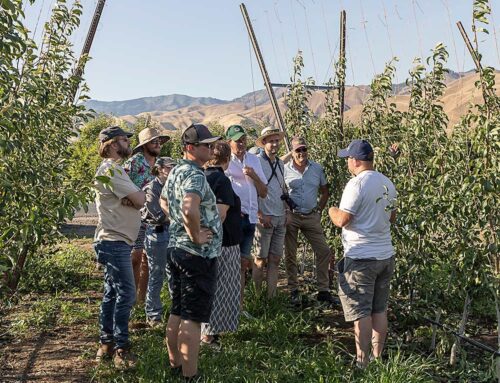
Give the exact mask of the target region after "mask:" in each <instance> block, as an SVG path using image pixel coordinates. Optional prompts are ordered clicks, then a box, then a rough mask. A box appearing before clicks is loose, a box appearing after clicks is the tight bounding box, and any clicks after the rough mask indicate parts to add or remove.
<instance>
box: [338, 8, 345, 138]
mask: <svg viewBox="0 0 500 383" xmlns="http://www.w3.org/2000/svg"><path fill="white" fill-rule="evenodd" d="M345 28H346V12H345V10H342V11H341V12H340V52H339V63H340V65H342V70H343V73H344V75H343V76H342V77H341V78H340V79H339V80H340V83H339V85H340V87H339V105H340V111H339V114H340V134H341V140H342V141H343V140H344V102H345V100H344V98H345Z"/></svg>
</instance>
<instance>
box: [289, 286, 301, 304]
mask: <svg viewBox="0 0 500 383" xmlns="http://www.w3.org/2000/svg"><path fill="white" fill-rule="evenodd" d="M290 303H291V304H292V305H293V306H299V305H300V304H301V301H300V294H299V290H292V291H290Z"/></svg>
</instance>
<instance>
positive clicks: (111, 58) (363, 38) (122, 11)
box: [26, 0, 500, 101]
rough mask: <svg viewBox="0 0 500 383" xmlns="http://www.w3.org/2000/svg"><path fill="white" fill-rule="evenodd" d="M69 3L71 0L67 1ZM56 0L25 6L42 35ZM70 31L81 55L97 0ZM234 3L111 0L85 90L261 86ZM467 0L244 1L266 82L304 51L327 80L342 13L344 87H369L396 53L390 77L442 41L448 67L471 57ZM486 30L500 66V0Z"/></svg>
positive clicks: (145, 92)
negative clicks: (467, 45) (460, 25)
mask: <svg viewBox="0 0 500 383" xmlns="http://www.w3.org/2000/svg"><path fill="white" fill-rule="evenodd" d="M72 1H73V0H68V3H69V4H71V3H72ZM53 3H54V0H37V1H36V2H35V4H34V5H33V6H29V5H27V6H26V7H27V9H26V25H27V26H28V28H29V29H30V30H31V31H32V36H33V38H34V39H35V41H37V42H39V41H40V38H41V37H40V33H41V30H42V24H43V22H44V21H46V20H47V19H48V15H49V13H50V10H51V7H52V5H53ZM81 3H82V4H83V7H84V13H83V15H82V18H81V26H80V29H79V30H78V31H77V32H75V34H74V36H73V37H72V41H73V43H74V47H75V50H76V52H78V53H79V52H80V50H81V47H82V45H83V41H84V40H85V36H86V34H87V30H88V27H89V25H90V21H91V18H92V15H93V12H94V9H95V6H96V3H97V0H81ZM240 3H241V1H236V0H140V1H139V0H107V1H106V6H105V8H104V11H103V13H102V16H101V20H100V23H99V27H98V29H97V33H96V36H95V39H94V43H93V45H92V49H91V51H90V56H91V57H92V59H91V61H90V62H89V63H88V64H87V66H86V68H85V79H86V82H87V84H88V86H89V87H90V92H89V95H90V97H91V98H93V99H97V100H101V101H117V100H127V99H134V98H140V97H150V96H159V95H168V94H174V93H175V94H185V95H189V96H193V97H215V98H220V99H224V100H231V99H233V98H237V97H240V96H242V95H244V94H246V93H249V92H252V91H254V90H258V89H262V88H263V87H264V85H263V80H262V76H261V74H260V71H259V68H258V64H257V61H256V59H255V55H254V53H253V51H252V50H251V47H250V42H249V38H248V34H247V31H246V27H245V24H244V21H243V17H242V15H241V11H240V8H239V4H240ZM472 3H473V0H247V1H245V5H246V7H247V10H248V13H249V15H250V18H251V20H252V24H253V27H254V30H255V34H256V36H257V40H258V42H259V45H260V48H261V51H262V53H263V56H264V61H265V64H266V67H267V70H268V72H269V76H270V78H271V81H272V82H275V83H288V82H289V81H290V76H291V74H292V69H293V61H292V60H293V57H294V56H295V55H296V53H297V51H298V50H299V49H300V50H301V51H302V52H303V55H304V64H305V67H304V72H303V76H304V78H305V77H312V78H313V79H314V80H315V82H316V84H324V83H325V82H326V81H327V80H328V78H329V77H331V76H332V75H333V66H332V62H333V61H335V60H337V59H338V54H339V49H338V46H339V24H340V11H341V10H342V9H345V11H346V13H347V50H346V55H347V84H349V85H362V84H369V83H370V81H371V80H372V78H373V76H374V75H375V74H376V73H380V72H381V71H383V69H384V66H385V63H386V62H388V61H390V60H391V58H392V57H393V56H396V57H398V58H399V61H398V62H397V65H396V67H397V75H396V79H395V82H403V81H405V79H406V78H407V74H408V71H409V70H410V69H411V67H412V63H413V60H414V59H415V58H416V57H424V58H426V57H428V56H429V54H430V51H431V49H432V48H433V47H434V46H435V45H436V44H437V43H439V42H442V43H444V44H445V45H446V46H447V48H448V52H449V53H450V57H449V60H448V68H450V69H452V70H454V71H467V70H470V69H472V68H473V62H472V60H471V59H470V56H469V53H468V52H467V50H466V48H465V44H464V41H463V39H462V37H461V36H460V33H459V31H458V28H457V26H456V22H457V21H462V23H463V25H464V27H465V29H466V31H467V32H468V33H469V35H470V36H471V21H472ZM490 4H491V7H492V16H491V23H490V25H489V26H488V27H487V28H488V29H489V31H490V35H489V36H486V37H484V36H485V35H483V36H481V41H480V50H481V52H482V53H483V56H484V64H486V65H491V66H494V67H496V68H500V54H499V42H498V41H497V37H498V39H500V0H491V1H490Z"/></svg>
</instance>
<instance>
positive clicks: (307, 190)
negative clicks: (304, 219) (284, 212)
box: [285, 160, 326, 214]
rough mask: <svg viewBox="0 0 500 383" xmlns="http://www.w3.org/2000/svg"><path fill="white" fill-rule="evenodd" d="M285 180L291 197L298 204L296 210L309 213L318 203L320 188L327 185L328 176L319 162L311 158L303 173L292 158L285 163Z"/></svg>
mask: <svg viewBox="0 0 500 383" xmlns="http://www.w3.org/2000/svg"><path fill="white" fill-rule="evenodd" d="M285 182H286V186H287V187H288V193H289V194H290V197H291V198H292V199H293V201H294V202H295V203H296V204H297V205H298V207H297V208H296V209H295V210H294V212H296V213H302V214H309V213H310V212H311V211H313V210H314V209H315V208H316V206H317V205H318V190H319V187H320V186H324V185H326V177H325V172H324V171H323V168H322V167H321V165H320V164H318V163H317V162H314V161H311V160H309V161H308V164H307V166H306V169H305V170H304V173H301V172H299V171H298V170H297V169H296V168H295V166H294V165H293V160H290V162H288V163H287V164H286V165H285Z"/></svg>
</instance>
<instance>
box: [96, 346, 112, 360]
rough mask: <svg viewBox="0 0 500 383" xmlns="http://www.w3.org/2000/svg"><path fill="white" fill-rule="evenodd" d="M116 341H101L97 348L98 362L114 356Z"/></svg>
mask: <svg viewBox="0 0 500 383" xmlns="http://www.w3.org/2000/svg"><path fill="white" fill-rule="evenodd" d="M114 347H115V344H114V343H101V344H100V345H99V349H98V350H97V354H96V356H95V360H96V362H102V361H103V360H106V359H109V360H111V357H112V356H113V352H114V350H113V349H114Z"/></svg>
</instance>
